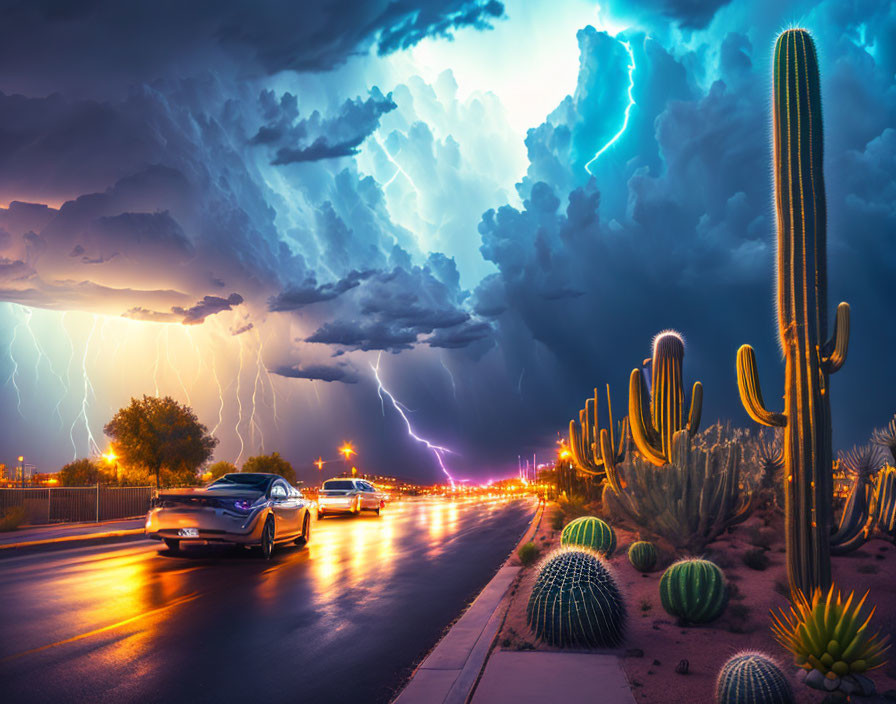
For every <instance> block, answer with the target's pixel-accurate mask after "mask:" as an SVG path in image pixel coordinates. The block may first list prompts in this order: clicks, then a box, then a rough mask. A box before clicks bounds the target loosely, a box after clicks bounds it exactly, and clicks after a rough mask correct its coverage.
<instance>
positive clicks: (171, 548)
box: [165, 538, 180, 552]
mask: <svg viewBox="0 0 896 704" xmlns="http://www.w3.org/2000/svg"><path fill="white" fill-rule="evenodd" d="M165 547H166V548H168V552H178V551H179V550H180V541H179V540H172V539H171V538H165Z"/></svg>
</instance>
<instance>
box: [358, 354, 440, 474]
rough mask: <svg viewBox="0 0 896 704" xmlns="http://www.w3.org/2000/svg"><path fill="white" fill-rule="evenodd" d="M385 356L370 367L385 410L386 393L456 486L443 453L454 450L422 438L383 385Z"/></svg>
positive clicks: (379, 356) (401, 406)
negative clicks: (383, 360) (381, 371)
mask: <svg viewBox="0 0 896 704" xmlns="http://www.w3.org/2000/svg"><path fill="white" fill-rule="evenodd" d="M382 356H383V353H382V352H380V354H379V355H378V356H377V358H376V365H373V364H371V365H370V368H371V369H372V370H373V376H374V378H376V383H377V386H378V388H377V393H378V394H379V397H380V402H381V403H383V404H384V410H385V401H383V394H385V395H386V396H387V397H388V398H389V400H390V401H391V402H392V406H393V407H394V408H395V410H396V411H398V415H400V416H401V419H402V420H403V421H404V424H405V425H406V426H407V428H408V435H410V436H411V437H412V438H414V440H416V441H417V442H419V443H421V444H423V445H426V447H427V448H428V449H429V450H430V451H431V452H432V454H433V455H434V456H435V458H436V460H437V461H438V463H439V467H441V468H442V471H443V472H444V473H445V476H446V477H448V481H449V482H450V483H451V486H452V487H453V486H454V477H452V476H451V474H450V472H448V468H447V467H446V466H445V458H444V457H443V455H446V454H447V455H453V454H454V451H453V450H449V449H448V448H447V447H442V446H441V445H436V444H435V443H431V442H430V441H429V440H427V439H426V438H421V437H420V436H419V435H417V434H416V433H415V432H414V428H413V427H411V421H410V420H409V419H408V416H407V414H406V413H405V407H404V405H403V404H401V403H399V402H398V401H397V400H396V399H395V397H394V396H393V395H392V394H391V393H390V392H389V390H388V389H387V388H386V387H385V386H383V380H382V379H380V358H381V357H382Z"/></svg>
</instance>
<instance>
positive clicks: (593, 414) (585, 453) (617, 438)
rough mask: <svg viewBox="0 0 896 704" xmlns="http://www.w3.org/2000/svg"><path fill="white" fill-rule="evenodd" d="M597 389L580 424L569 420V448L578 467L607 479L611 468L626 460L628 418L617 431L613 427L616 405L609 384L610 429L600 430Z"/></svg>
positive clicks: (587, 404) (582, 412)
mask: <svg viewBox="0 0 896 704" xmlns="http://www.w3.org/2000/svg"><path fill="white" fill-rule="evenodd" d="M597 408H598V402H597V389H594V398H589V399H588V400H587V401H586V402H585V408H583V409H582V410H581V411H579V423H578V427H576V421H574V420H571V421H569V448H570V451H571V452H572V458H573V463H574V464H575V466H576V468H577V469H578V470H579V471H581V472H583V473H585V474H590V475H592V476H603V475H604V474H605V473H606V472H607V467H608V466H612V467H615V466H616V464H618V463H619V462H622V461H623V460H624V459H625V455H626V451H627V449H628V435H629V430H628V418H623V419H622V423H621V425H620V427H619V428H618V430H617V432H614V425H613V403H612V401H611V399H610V385H609V384H607V415H608V419H609V421H608V424H607V427H606V428H601V427H600V422H599V418H598V412H597Z"/></svg>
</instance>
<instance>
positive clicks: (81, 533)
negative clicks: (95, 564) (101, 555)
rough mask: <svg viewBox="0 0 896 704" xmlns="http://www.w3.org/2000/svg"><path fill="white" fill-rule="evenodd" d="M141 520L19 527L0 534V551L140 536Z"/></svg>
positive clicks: (141, 532)
mask: <svg viewBox="0 0 896 704" xmlns="http://www.w3.org/2000/svg"><path fill="white" fill-rule="evenodd" d="M144 521H145V519H143V518H132V519H129V520H125V521H106V522H103V523H62V524H59V525H46V526H35V527H29V528H22V529H20V530H14V531H10V532H9V533H0V552H4V551H8V550H15V549H18V548H31V547H41V546H45V545H55V544H60V543H70V542H79V541H88V540H108V539H112V538H123V537H129V536H135V535H142V534H143V524H144Z"/></svg>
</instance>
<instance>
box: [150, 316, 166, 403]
mask: <svg viewBox="0 0 896 704" xmlns="http://www.w3.org/2000/svg"><path fill="white" fill-rule="evenodd" d="M164 329H165V328H162V327H159V331H158V333H157V334H156V361H155V363H154V364H153V367H152V383H153V384H154V385H155V387H156V398H158V397H159V360H160V359H161V357H162V331H163V330H164Z"/></svg>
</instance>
